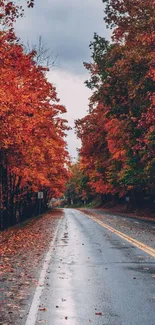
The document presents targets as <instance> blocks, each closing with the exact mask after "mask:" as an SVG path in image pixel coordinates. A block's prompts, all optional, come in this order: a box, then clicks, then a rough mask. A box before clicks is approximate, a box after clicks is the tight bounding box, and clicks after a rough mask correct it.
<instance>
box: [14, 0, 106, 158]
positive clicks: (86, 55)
mask: <svg viewBox="0 0 155 325" xmlns="http://www.w3.org/2000/svg"><path fill="white" fill-rule="evenodd" d="M103 10H104V6H103V3H102V0H78V1H77V0H35V7H34V8H33V9H26V10H25V18H22V19H19V20H18V22H17V24H16V34H17V35H18V37H20V38H21V40H22V41H23V42H24V43H26V42H27V40H29V42H33V43H36V42H37V40H38V38H39V36H40V35H42V37H43V39H44V41H45V42H46V44H47V46H48V47H49V48H50V49H51V50H53V51H54V53H55V54H57V55H58V61H59V63H58V67H57V68H55V69H54V70H52V71H51V72H50V73H48V79H49V81H50V82H52V83H53V84H54V85H55V86H56V88H57V92H58V97H59V98H60V100H61V103H62V104H63V105H65V106H66V108H67V115H66V118H67V119H68V121H69V125H70V126H72V127H74V120H75V119H78V118H81V117H83V116H85V115H86V112H87V109H88V98H89V96H90V94H91V93H90V91H89V90H88V89H87V88H86V87H85V85H84V81H85V80H86V79H87V78H88V75H87V72H86V71H85V69H84V67H83V62H84V61H86V62H89V61H90V55H91V53H90V50H89V44H90V41H91V40H92V39H93V35H94V32H97V33H98V34H99V35H101V36H104V37H106V38H109V31H108V30H106V27H105V23H104V21H103V16H104V12H103ZM67 141H68V149H69V153H70V155H71V156H72V157H76V156H77V151H76V148H77V147H79V146H80V142H79V140H77V139H76V136H75V134H74V130H72V131H69V134H68V139H67Z"/></svg>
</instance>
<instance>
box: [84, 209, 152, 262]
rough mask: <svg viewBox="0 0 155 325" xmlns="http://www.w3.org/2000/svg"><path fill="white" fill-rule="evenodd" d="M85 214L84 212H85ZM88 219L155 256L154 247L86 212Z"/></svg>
mask: <svg viewBox="0 0 155 325" xmlns="http://www.w3.org/2000/svg"><path fill="white" fill-rule="evenodd" d="M85 214H86V213H85ZM86 215H87V216H88V217H89V218H90V219H92V220H93V221H95V222H97V223H98V224H99V225H101V226H102V227H104V228H106V229H108V230H109V231H111V232H112V233H114V234H116V235H118V236H119V237H121V238H123V239H125V240H126V241H127V242H129V243H131V244H133V245H134V246H136V247H138V248H139V249H141V250H142V251H144V252H145V253H147V254H149V255H151V256H152V257H154V258H155V249H153V248H151V247H149V246H147V245H145V244H143V243H141V242H139V241H138V240H136V239H134V238H132V237H129V236H127V235H125V234H124V233H122V232H120V231H118V230H116V229H114V228H112V227H111V226H108V225H107V224H105V223H104V222H103V221H100V220H98V219H97V218H95V217H93V216H90V215H88V214H86Z"/></svg>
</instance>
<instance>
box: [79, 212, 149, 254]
mask: <svg viewBox="0 0 155 325" xmlns="http://www.w3.org/2000/svg"><path fill="white" fill-rule="evenodd" d="M80 211H82V212H84V213H85V214H87V215H90V216H94V217H96V218H97V219H98V220H100V221H103V222H104V223H105V224H107V225H108V226H111V227H113V228H114V229H116V230H118V231H120V232H122V233H124V234H125V235H127V236H130V237H131V238H134V239H136V240H138V241H140V242H142V243H144V244H145V245H148V246H150V247H151V248H154V249H155V223H154V222H151V221H150V222H149V221H147V222H146V221H142V220H139V219H136V218H134V219H133V218H128V217H127V216H124V217H122V216H119V215H115V214H114V213H113V214H112V213H108V212H105V211H103V210H100V209H88V208H84V209H83V208H82V209H80Z"/></svg>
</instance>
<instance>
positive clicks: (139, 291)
mask: <svg viewBox="0 0 155 325" xmlns="http://www.w3.org/2000/svg"><path fill="white" fill-rule="evenodd" d="M35 324H36V325H39V324H47V325H64V324H66V325H87V324H92V325H154V324H155V259H154V258H153V257H151V256H149V255H147V253H145V252H143V251H141V250H140V249H138V248H136V247H134V246H133V245H132V244H130V243H128V242H126V241H125V240H124V239H122V238H120V237H119V236H118V235H116V234H114V233H111V232H110V231H109V230H107V229H105V228H104V227H102V226H101V225H99V224H97V223H95V222H94V221H93V220H91V219H90V218H88V217H87V216H85V215H84V214H83V213H81V212H80V211H77V210H73V209H65V217H64V218H63V219H62V220H61V222H60V225H59V229H58V232H57V236H56V240H55V245H54V247H53V253H52V258H51V262H50V266H49V269H48V271H47V274H46V279H45V283H44V288H43V291H42V296H41V300H40V304H39V311H38V314H37V319H36V321H35Z"/></svg>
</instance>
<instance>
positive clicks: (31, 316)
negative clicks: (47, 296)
mask: <svg viewBox="0 0 155 325" xmlns="http://www.w3.org/2000/svg"><path fill="white" fill-rule="evenodd" d="M61 221H62V219H61V220H60V221H59V223H58V226H57V229H56V232H55V235H54V238H53V239H52V241H51V243H50V248H49V250H48V252H47V254H46V256H45V259H44V263H43V267H42V270H41V273H40V277H39V284H38V286H37V288H36V290H35V293H34V296H33V300H32V304H31V306H30V310H29V313H28V316H27V320H26V323H25V325H35V323H36V320H37V314H38V310H39V305H40V300H41V294H42V291H43V289H44V282H45V277H46V272H47V270H48V267H49V265H50V261H51V257H52V252H53V245H54V243H55V240H56V236H57V233H58V229H59V225H60V222H61Z"/></svg>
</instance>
